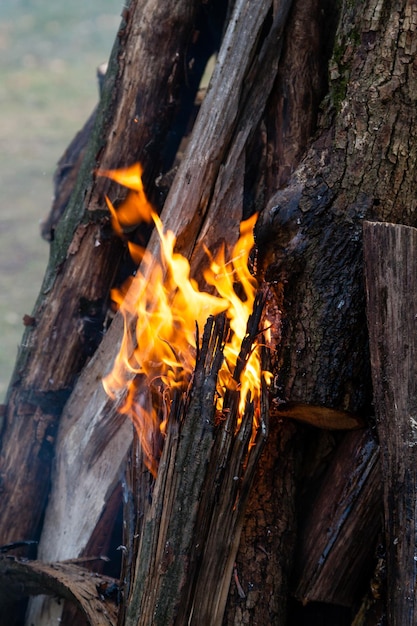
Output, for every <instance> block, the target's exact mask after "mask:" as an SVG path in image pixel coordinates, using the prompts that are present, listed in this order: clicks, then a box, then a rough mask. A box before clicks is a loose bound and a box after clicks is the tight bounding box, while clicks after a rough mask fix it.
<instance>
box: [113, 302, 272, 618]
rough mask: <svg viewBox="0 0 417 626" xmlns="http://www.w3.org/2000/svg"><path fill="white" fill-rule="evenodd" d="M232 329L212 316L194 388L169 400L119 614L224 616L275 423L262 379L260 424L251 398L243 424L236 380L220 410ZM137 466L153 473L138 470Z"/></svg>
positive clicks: (255, 329)
mask: <svg viewBox="0 0 417 626" xmlns="http://www.w3.org/2000/svg"><path fill="white" fill-rule="evenodd" d="M262 305H263V302H262V299H261V298H258V299H257V301H256V304H255V309H254V313H253V315H252V317H251V318H250V320H249V323H248V334H247V337H246V338H245V340H244V342H243V345H242V350H241V353H240V357H239V361H238V365H237V366H236V371H235V373H234V376H235V379H236V381H237V382H238V381H239V379H240V375H241V371H242V368H243V367H244V364H245V362H246V360H247V358H248V355H249V353H250V351H251V350H252V348H253V344H254V342H255V340H256V337H257V336H258V333H259V322H260V316H261V311H262ZM225 332H226V325H225V319H224V317H223V316H220V317H218V318H211V319H209V320H208V322H207V325H206V328H205V331H204V336H203V339H202V346H201V349H200V351H199V354H198V357H197V363H196V368H195V373H194V377H193V383H192V385H191V388H190V390H189V391H188V392H187V393H186V394H185V395H184V396H183V397H182V398H180V399H179V400H178V401H177V402H174V403H173V405H172V410H171V415H170V417H169V420H168V429H167V434H166V440H165V443H164V449H163V453H162V457H161V461H160V464H159V469H158V475H157V478H156V481H155V484H154V486H153V488H152V504H151V505H150V506H149V508H148V510H147V512H146V514H145V519H138V524H139V529H137V530H138V531H139V533H140V539H139V547H138V551H137V556H136V562H135V563H134V564H133V569H134V573H133V575H132V576H131V577H130V576H128V577H127V579H128V580H129V579H130V578H131V579H132V583H131V586H130V589H126V591H125V593H126V595H127V598H126V615H125V617H124V618H123V619H125V621H124V622H123V621H122V622H120V623H125V624H126V626H133V625H135V626H136V625H138V626H145V625H147V624H150V623H152V624H154V625H155V626H158V625H159V624H160V625H161V626H162V625H163V626H167V625H169V624H174V623H176V624H185V623H188V624H192V625H196V626H197V624H212V625H213V626H215V625H217V624H219V625H220V624H221V623H222V619H223V613H224V607H225V603H226V599H227V594H228V589H229V584H230V580H231V578H232V571H233V564H234V561H235V557H236V552H237V548H238V545H239V538H240V531H241V525H242V521H243V513H244V510H245V504H246V501H247V497H248V494H249V489H250V485H251V483H252V479H253V476H254V471H255V468H256V465H257V462H258V460H259V456H260V453H261V451H262V448H263V444H264V442H265V440H266V436H267V430H268V427H267V413H268V409H267V395H266V386H265V384H264V385H263V389H262V396H261V406H260V415H259V416H258V425H257V427H256V432H255V433H253V429H254V410H255V407H254V405H253V403H252V402H251V400H250V399H248V401H247V403H246V409H245V411H244V414H243V416H242V419H241V422H240V424H238V390H237V389H236V390H233V391H228V392H227V394H226V398H225V399H224V404H223V409H222V412H221V415H219V414H218V410H217V408H216V384H217V375H218V372H219V368H220V366H221V364H222V361H223V352H222V349H223V345H224V338H225ZM266 358H267V357H266V354H264V355H263V361H264V363H263V365H264V367H265V368H266ZM136 476H137V477H138V478H137V479H138V480H145V481H146V480H148V478H149V477H147V476H146V472H145V473H144V472H140V471H136ZM135 491H136V493H140V492H141V491H143V490H141V489H140V488H139V489H138V488H137V487H136V489H135ZM138 504H141V503H138Z"/></svg>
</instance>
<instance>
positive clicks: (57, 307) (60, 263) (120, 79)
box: [0, 0, 211, 543]
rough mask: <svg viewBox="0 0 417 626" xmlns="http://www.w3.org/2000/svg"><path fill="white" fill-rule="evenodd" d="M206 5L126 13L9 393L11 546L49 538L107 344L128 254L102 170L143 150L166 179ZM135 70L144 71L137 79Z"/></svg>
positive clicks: (5, 519) (6, 481) (3, 465)
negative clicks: (74, 410) (78, 425)
mask: <svg viewBox="0 0 417 626" xmlns="http://www.w3.org/2000/svg"><path fill="white" fill-rule="evenodd" d="M200 6H201V3H200V2H197V1H196V2H192V3H190V2H189V0H183V1H181V2H178V1H177V0H175V1H174V0H173V1H172V2H163V3H161V2H159V1H156V0H147V2H145V3H143V2H137V0H133V1H132V2H131V3H130V5H129V10H126V11H125V12H124V16H123V21H122V24H121V27H120V30H119V32H118V36H117V39H116V42H115V46H114V49H113V52H112V56H111V59H110V62H109V68H108V71H107V74H106V80H105V84H104V87H103V94H102V97H101V100H100V104H99V110H98V113H97V117H96V122H95V126H94V130H93V132H92V137H91V140H90V141H89V145H88V149H87V151H86V157H85V158H84V160H83V165H82V167H81V169H80V172H79V176H78V178H77V183H76V185H75V188H74V192H73V194H72V197H71V200H70V202H69V205H68V207H67V210H66V212H65V215H64V217H63V218H62V219H61V220H60V222H59V224H58V226H57V228H56V229H55V232H54V240H53V242H52V248H51V250H52V252H51V260H50V263H49V267H48V271H47V273H46V276H45V281H44V284H43V286H42V289H41V294H40V297H39V300H38V302H37V305H36V307H35V310H34V312H33V318H34V323H33V324H32V325H31V326H28V327H27V328H26V332H25V336H24V339H23V341H22V345H21V349H20V352H19V358H18V360H17V362H16V367H15V372H14V375H13V378H12V381H11V384H10V387H9V391H8V397H7V407H6V411H5V416H4V421H3V428H2V449H1V456H0V475H1V477H2V490H3V491H2V493H3V497H2V499H1V501H0V511H1V515H0V536H1V539H2V542H3V543H7V542H9V541H12V540H20V539H22V538H32V539H33V538H35V537H38V535H39V532H40V527H39V526H40V523H41V520H42V516H43V512H44V508H45V504H46V499H47V495H48V490H49V486H50V472H51V462H52V458H53V455H54V448H55V441H56V435H57V429H58V422H59V418H60V415H61V412H62V408H63V406H64V404H65V402H66V401H67V400H68V397H69V396H70V394H71V391H72V388H73V386H74V382H75V380H76V379H77V377H78V375H79V373H80V371H81V370H82V369H83V367H84V365H85V363H86V361H88V359H89V358H90V357H91V356H92V354H93V353H94V352H95V350H96V348H97V345H98V344H99V343H100V341H101V339H102V335H103V329H104V327H105V319H106V315H107V300H108V293H109V288H110V285H111V284H112V283H113V282H114V280H115V274H116V273H117V268H118V266H119V263H120V260H121V258H122V256H123V255H122V253H121V251H122V250H121V246H120V243H119V241H118V240H116V239H115V238H114V237H113V236H112V235H111V231H110V229H109V226H108V216H107V215H105V214H103V205H102V201H103V193H106V192H108V190H109V186H110V181H108V180H107V179H103V178H96V177H95V176H94V171H95V169H96V168H97V166H98V165H101V166H102V167H111V166H112V165H113V164H114V162H115V161H117V163H120V162H122V163H126V164H128V163H132V162H134V161H136V160H137V155H138V154H139V153H140V154H141V159H142V162H143V163H144V165H145V166H146V169H147V172H148V171H149V176H152V169H153V168H155V169H156V170H157V171H158V173H159V171H160V168H161V159H162V156H163V155H165V153H164V150H163V147H164V145H165V143H166V140H167V135H168V134H169V131H170V128H171V126H172V119H173V117H174V113H175V106H174V105H175V104H176V103H177V102H178V100H177V98H178V86H179V84H180V83H181V84H182V83H183V80H182V74H183V69H184V67H186V63H185V62H183V60H184V59H185V56H184V55H185V54H186V52H185V51H186V50H187V46H188V43H189V40H190V31H192V29H193V27H194V23H195V18H196V14H197V10H198V8H199V7H200ZM210 54H211V51H210ZM131 68H140V69H139V70H138V71H135V72H132V75H131ZM200 69H201V68H200ZM201 71H202V69H201ZM196 82H197V84H198V82H199V77H198V78H197V81H196ZM167 84H169V86H170V89H169V90H167V88H166V86H167ZM195 89H197V86H195ZM193 99H194V97H193V94H191V100H193ZM155 103H158V106H155ZM138 106H139V107H140V110H138ZM138 119H140V122H141V123H137V122H135V120H138ZM147 175H148V174H147ZM69 275H71V276H72V279H71V280H70V281H69V282H68V281H67V278H66V277H67V276H69ZM110 421H111V420H110ZM16 441H19V442H20V446H16V445H15V442H16ZM21 467H25V468H27V469H26V471H24V472H20V471H19V470H18V468H21ZM116 471H117V470H116ZM22 510H24V511H26V512H27V514H26V515H24V516H22V515H20V514H19V512H20V511H22ZM29 512H30V513H29Z"/></svg>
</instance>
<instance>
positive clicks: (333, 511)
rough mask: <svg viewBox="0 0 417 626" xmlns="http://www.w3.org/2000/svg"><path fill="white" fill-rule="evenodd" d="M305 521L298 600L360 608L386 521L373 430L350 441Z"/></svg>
mask: <svg viewBox="0 0 417 626" xmlns="http://www.w3.org/2000/svg"><path fill="white" fill-rule="evenodd" d="M303 517H304V519H303V526H302V529H301V532H300V534H299V543H298V550H297V552H298V556H297V564H298V566H297V569H298V582H297V585H296V591H295V595H296V597H298V598H299V599H300V600H301V602H303V603H304V604H306V603H307V602H312V601H314V602H327V603H329V604H338V605H342V606H354V605H355V602H356V600H355V599H356V598H357V594H358V590H359V591H361V589H362V588H363V585H364V584H366V580H367V576H369V574H370V571H369V570H370V568H369V563H372V558H373V555H374V553H375V547H376V546H375V538H376V537H377V534H378V531H379V530H380V528H381V521H382V486H381V480H380V465H379V449H378V445H377V444H376V442H375V440H374V438H373V436H372V434H371V433H370V432H369V431H368V430H362V431H356V432H352V433H350V434H349V436H346V437H345V438H344V440H343V441H342V443H341V445H340V446H339V447H338V448H337V451H336V453H335V456H334V459H333V462H332V463H331V464H330V466H329V467H328V469H327V471H326V476H325V478H324V480H323V482H322V484H321V486H320V490H319V491H318V493H317V494H316V497H315V498H314V501H313V503H312V504H311V507H310V509H309V513H308V514H307V515H306V516H303Z"/></svg>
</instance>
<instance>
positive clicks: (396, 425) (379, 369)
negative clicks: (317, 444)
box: [364, 222, 417, 626]
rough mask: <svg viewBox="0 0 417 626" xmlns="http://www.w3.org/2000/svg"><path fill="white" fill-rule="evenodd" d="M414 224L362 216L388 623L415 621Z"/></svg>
mask: <svg viewBox="0 0 417 626" xmlns="http://www.w3.org/2000/svg"><path fill="white" fill-rule="evenodd" d="M416 250H417V230H416V229H415V228H412V227H409V226H403V225H399V224H390V223H385V222H383V223H376V222H365V224H364V255H365V270H366V287H367V303H368V308H367V314H368V326H369V338H370V347H371V363H372V380H373V386H374V401H375V410H376V415H377V430H378V436H379V441H380V446H381V465H382V481H383V488H384V511H385V538H386V560H387V605H388V607H387V608H388V614H387V620H388V623H389V624H391V625H392V626H407V625H409V626H411V625H412V624H415V623H416V622H417V600H416V593H415V590H416V585H417V568H416V547H415V544H416V528H417V519H416V510H417V495H416V494H417V488H416V487H417V465H416V453H415V449H416V445H417V435H416V432H417V430H416V427H417V421H416V406H417V378H416V375H415V369H416V360H417V335H416V312H417V290H416V284H417V254H416Z"/></svg>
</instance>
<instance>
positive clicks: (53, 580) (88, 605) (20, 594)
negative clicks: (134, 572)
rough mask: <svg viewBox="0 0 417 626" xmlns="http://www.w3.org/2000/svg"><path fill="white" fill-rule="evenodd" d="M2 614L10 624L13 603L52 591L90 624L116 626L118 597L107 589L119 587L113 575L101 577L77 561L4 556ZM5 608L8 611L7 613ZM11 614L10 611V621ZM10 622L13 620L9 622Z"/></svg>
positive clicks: (0, 575)
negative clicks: (50, 562) (49, 561)
mask: <svg viewBox="0 0 417 626" xmlns="http://www.w3.org/2000/svg"><path fill="white" fill-rule="evenodd" d="M0 581H1V584H0V613H1V615H4V617H5V620H6V621H4V623H5V624H6V623H7V611H13V606H12V605H10V602H11V601H13V600H18V601H19V603H21V602H22V599H23V598H24V596H25V595H36V594H45V593H47V594H50V595H53V596H58V597H60V598H61V599H62V598H65V599H67V600H69V601H70V602H73V603H74V604H75V605H76V606H77V607H78V608H79V610H80V611H81V613H82V615H83V617H84V618H85V619H86V620H87V623H88V624H89V626H115V625H116V619H117V605H116V597H115V595H117V594H113V597H112V599H108V598H107V599H106V598H105V596H106V590H107V589H109V588H111V587H116V588H117V585H116V582H117V581H115V580H114V579H112V578H108V577H106V576H99V575H98V574H93V573H91V572H90V571H88V570H86V569H84V568H83V567H80V566H79V565H75V564H73V563H53V564H49V563H42V562H40V561H28V560H19V559H15V558H14V557H9V556H2V557H0ZM3 611H4V613H3ZM10 619H11V614H10V613H9V620H10ZM9 623H10V622H9Z"/></svg>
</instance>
